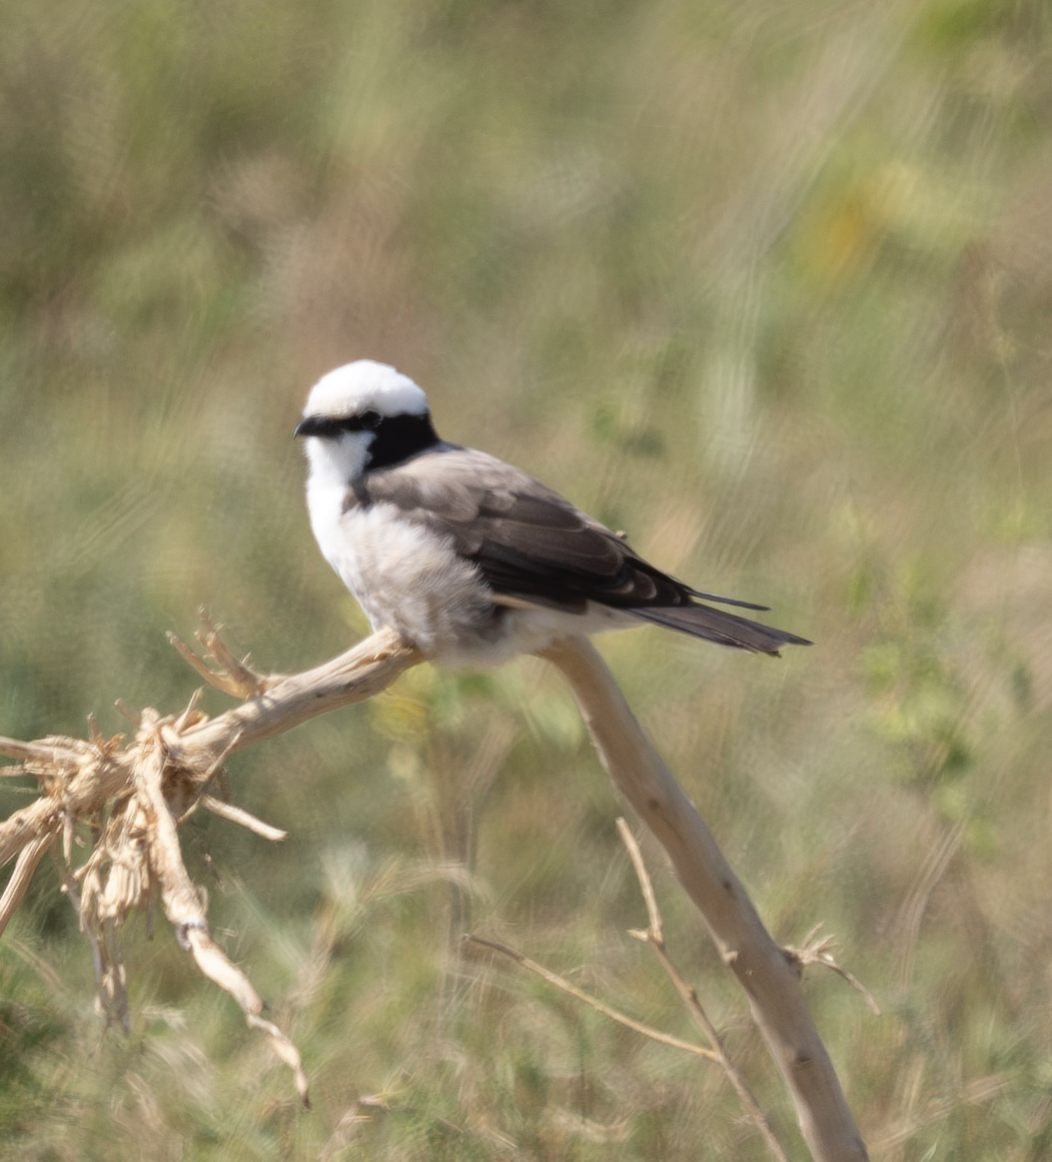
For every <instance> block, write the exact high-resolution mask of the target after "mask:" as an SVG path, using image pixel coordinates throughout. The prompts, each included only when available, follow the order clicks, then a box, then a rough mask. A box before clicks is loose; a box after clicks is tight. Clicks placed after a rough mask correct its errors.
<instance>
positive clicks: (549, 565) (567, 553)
mask: <svg viewBox="0 0 1052 1162" xmlns="http://www.w3.org/2000/svg"><path fill="white" fill-rule="evenodd" d="M368 497H369V500H371V501H372V502H373V503H388V504H393V505H395V506H396V507H398V508H399V509H401V510H402V511H403V513H404V514H405V515H406V517H407V518H408V519H410V520H412V521H414V522H417V523H420V524H424V525H426V526H428V527H429V528H432V529H434V530H435V532H437V533H441V534H444V535H446V536H448V537H450V538H451V539H452V541H453V544H454V547H455V548H456V551H457V552H458V553H459V554H460V555H461V556H462V557H464V558H466V559H468V560H470V561H472V562H474V563H475V564H476V565H477V567H478V569H479V572H480V574H481V575H482V577H483V578H484V580H485V581H486V582H487V584H488V585H490V586H491V588H492V589H494V591H495V592H497V593H502V594H508V595H512V596H519V597H525V598H529V599H531V600H533V601H535V602H538V603H540V604H544V605H551V606H556V607H558V608H561V609H579V608H581V607H582V606H583V604H584V602H586V601H597V602H601V603H602V604H604V605H610V606H615V607H618V608H624V609H631V608H634V607H637V606H660V607H670V606H684V605H691V604H692V603H693V595H694V591H693V590H691V589H690V588H688V587H687V586H686V585H684V584H683V583H682V582H680V581H677V580H676V579H675V578H672V577H669V576H667V575H666V574H664V573H662V572H661V571H660V570H658V569H656V568H654V566H652V565H650V564H649V563H648V562H646V561H644V560H643V559H642V558H641V557H639V556H638V555H637V554H636V553H634V552H633V551H632V549H630V548H629V546H628V545H627V544H626V543H625V542H624V541H623V540H621V539H620V538H619V537H618V536H617V535H616V534H615V533H613V532H611V531H610V530H609V529H607V528H604V527H603V526H602V525H601V524H599V523H598V522H597V521H594V520H592V519H591V518H590V517H588V516H586V515H585V514H584V513H582V512H580V511H579V510H578V509H576V508H575V507H574V506H573V505H572V504H570V503H569V501H567V500H565V499H564V498H563V497H561V496H560V495H559V494H558V493H557V492H553V491H552V490H551V489H550V488H547V487H546V486H545V485H543V484H541V483H540V482H539V481H538V480H535V479H534V478H533V477H532V476H529V475H528V474H527V473H525V472H522V471H520V470H519V469H517V468H514V467H512V466H511V465H509V464H505V463H503V462H502V461H500V460H497V459H495V458H494V457H492V456H489V455H487V454H486V453H484V452H476V451H473V450H471V449H466V448H460V447H457V446H455V445H449V444H446V445H442V446H440V450H438V451H435V452H430V453H427V454H425V455H423V456H418V457H415V458H414V459H412V460H409V461H406V462H405V463H403V464H400V465H397V466H394V467H392V468H389V469H384V470H381V471H379V472H375V473H372V474H370V476H369V478H368ZM706 596H708V595H706ZM710 600H722V599H717V598H712V597H710ZM735 604H737V603H735Z"/></svg>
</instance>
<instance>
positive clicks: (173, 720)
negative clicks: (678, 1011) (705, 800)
mask: <svg viewBox="0 0 1052 1162" xmlns="http://www.w3.org/2000/svg"><path fill="white" fill-rule="evenodd" d="M198 641H199V642H200V643H201V644H202V646H203V647H204V648H205V649H206V651H207V653H208V655H209V657H210V659H211V663H210V664H206V663H205V662H204V661H203V660H202V659H200V658H198V657H197V656H196V655H195V654H193V652H192V651H190V650H189V649H188V648H187V647H186V646H184V645H183V644H182V643H181V642H178V641H174V643H173V644H175V645H176V648H177V649H179V651H180V653H182V654H183V656H184V657H186V658H187V659H188V660H190V659H193V660H192V662H191V664H192V665H193V666H194V669H195V670H196V671H197V672H198V673H199V674H201V675H202V676H203V677H204V678H205V679H206V680H207V681H209V682H210V683H211V684H212V685H214V686H216V687H217V688H219V689H221V690H223V691H224V692H225V693H227V694H230V695H231V696H234V697H240V698H244V699H245V701H244V702H242V704H241V705H239V706H236V707H234V708H233V709H231V710H228V711H227V712H226V713H224V714H221V715H219V716H217V717H215V718H208V717H207V716H206V715H204V714H203V713H201V711H200V710H199V709H198V708H197V695H196V694H195V695H194V697H193V698H192V699H191V700H190V702H189V704H188V705H187V706H186V707H185V709H184V710H183V711H182V712H181V713H180V714H178V715H173V716H168V717H162V716H160V715H159V714H158V713H157V712H156V711H153V710H144V711H142V712H141V713H135V712H132V711H127V710H126V713H127V715H128V717H129V718H130V719H131V721H132V722H133V723H134V724H135V725H136V728H137V730H136V734H135V737H134V739H133V740H132V741H131V742H130V743H128V744H127V745H125V744H124V740H123V739H122V738H120V737H117V738H112V739H108V740H107V739H103V738H102V737H101V736H100V735H99V734H98V732H97V731H96V730H95V728H94V724H91V731H90V737H89V739H88V740H79V739H70V738H45V739H42V740H39V741H37V742H32V743H23V742H18V741H15V740H13V739H5V738H0V754H4V755H7V756H8V757H10V758H13V759H15V760H16V761H17V762H18V763H19V764H20V765H19V769H20V770H21V771H22V772H24V773H27V774H32V775H34V776H35V777H36V778H37V779H38V781H39V784H40V789H41V795H40V797H39V798H38V799H37V800H35V801H34V802H33V803H31V804H30V805H29V806H27V807H25V808H23V809H21V810H19V811H16V812H15V813H14V814H13V815H12V816H11V817H10V818H9V819H7V820H5V821H4V822H2V823H0V866H3V865H4V864H6V863H8V862H9V861H10V860H12V859H16V858H17V860H18V862H17V865H16V868H15V871H14V873H13V875H12V877H11V879H10V881H9V883H8V886H7V889H6V890H5V892H4V894H3V896H2V897H0V933H2V931H3V927H4V925H5V924H6V922H7V920H8V919H9V918H10V915H11V914H12V913H13V912H14V910H15V908H16V907H17V904H18V902H19V900H20V899H21V897H22V895H23V893H24V891H25V888H26V885H27V884H28V882H29V879H30V876H31V875H32V871H33V869H34V867H35V866H36V864H37V863H38V862H39V860H40V858H41V857H42V856H43V854H44V852H45V851H47V850H48V849H54V848H55V847H56V846H57V844H58V841H59V840H61V841H62V843H61V850H62V853H63V861H64V864H65V866H64V868H63V874H64V882H65V883H66V885H67V889H68V890H69V891H70V896H71V898H73V899H75V901H76V905H77V907H78V910H79V912H80V916H81V923H82V926H83V927H84V929H85V932H86V934H87V935H88V937H89V939H91V940H92V942H93V948H95V949H96V950H97V952H98V956H97V960H98V961H99V965H98V966H97V970H98V971H99V972H100V981H101V980H102V977H103V976H105V977H106V979H107V980H108V982H109V984H108V985H107V991H108V992H109V993H110V996H109V1004H108V1006H107V1007H108V1010H109V1011H111V1012H112V1011H113V1007H114V1006H116V1008H117V1010H118V1014H117V1015H119V1009H120V1002H121V993H122V981H123V977H122V971H123V970H122V966H121V965H120V962H119V948H118V946H117V943H116V930H117V929H119V927H120V925H121V923H122V922H123V920H124V919H125V918H126V916H127V915H128V913H129V912H130V911H131V910H132V908H134V907H146V908H149V907H151V906H152V904H153V902H154V900H155V899H156V898H157V897H158V896H159V897H160V900H161V903H162V906H163V908H164V912H165V915H166V916H167V918H168V920H169V922H170V923H171V924H172V925H173V927H174V928H175V932H176V936H177V938H178V940H179V943H180V945H181V946H182V947H183V948H185V949H187V950H188V951H190V952H191V953H192V954H193V956H194V959H195V962H196V964H197V966H198V968H199V969H200V970H201V972H202V973H204V975H206V976H208V977H209V979H211V980H213V981H214V982H215V983H217V984H219V985H220V986H221V987H222V988H224V989H226V990H227V991H228V992H229V993H230V994H231V995H232V996H233V997H234V998H235V999H236V1000H237V1002H238V1003H239V1005H240V1006H241V1008H242V1009H243V1011H244V1012H245V1014H246V1019H247V1020H248V1022H249V1024H250V1025H252V1026H253V1027H255V1028H260V1029H262V1030H263V1031H264V1032H266V1033H267V1035H268V1036H269V1038H270V1041H271V1045H272V1047H273V1048H274V1050H275V1051H276V1052H277V1053H278V1055H279V1056H280V1057H281V1058H282V1059H283V1060H284V1061H285V1062H286V1063H287V1064H289V1065H290V1067H291V1068H292V1069H293V1070H294V1072H295V1074H296V1079H297V1084H298V1086H299V1088H300V1092H301V1094H302V1095H303V1097H304V1100H306V1080H305V1076H304V1074H303V1070H302V1066H301V1064H300V1060H299V1055H298V1053H297V1051H296V1049H295V1047H294V1046H293V1045H292V1043H291V1042H290V1041H288V1040H287V1038H286V1037H285V1036H284V1034H282V1033H281V1031H280V1030H279V1029H278V1028H277V1027H276V1026H275V1025H273V1024H271V1023H270V1022H268V1021H265V1020H264V1019H263V1018H262V1016H261V1014H262V1011H263V1002H262V1000H261V998H260V997H259V995H258V994H257V993H256V992H255V990H254V989H253V988H252V986H251V984H250V983H249V981H248V980H247V978H246V977H245V976H244V974H243V973H241V971H240V970H239V969H237V968H236V967H235V966H234V965H233V964H232V963H231V962H230V961H229V960H228V959H227V957H226V956H225V954H224V953H223V952H222V950H221V949H220V948H219V946H218V945H217V944H216V943H215V942H214V941H213V940H212V938H211V935H210V933H209V929H208V921H207V910H206V904H205V900H204V896H203V894H202V893H200V892H199V891H198V890H197V888H196V887H195V886H194V884H193V882H192V880H191V879H190V877H189V875H188V873H187V871H186V868H185V866H184V864H183V859H182V853H181V851H180V848H179V843H178V833H177V825H178V822H179V821H180V820H181V819H183V818H185V816H186V815H187V814H188V813H189V812H192V810H193V809H194V808H195V807H196V806H198V805H201V806H205V807H206V808H208V809H212V810H215V809H216V807H217V801H216V800H215V799H214V797H212V796H211V795H210V794H209V788H210V785H211V781H212V780H213V778H214V776H215V775H216V774H217V773H218V772H219V770H220V768H221V767H222V764H223V762H224V761H225V759H226V758H227V757H228V756H229V755H230V754H233V753H234V752H236V751H240V750H243V749H245V748H246V747H248V746H251V745H252V744H254V743H257V742H261V741H263V740H264V739H268V738H272V737H274V736H275V735H277V734H280V733H282V732H283V731H286V730H289V729H291V728H292V727H293V726H296V725H298V724H299V723H301V722H304V721H306V720H307V719H309V718H312V717H315V716H316V715H319V714H323V713H325V712H327V711H329V710H333V709H336V708H337V707H340V706H347V705H350V704H351V703H354V702H360V701H363V700H365V699H367V698H370V697H372V696H373V695H375V694H378V693H379V692H380V691H382V690H383V689H385V688H386V687H387V686H389V685H390V684H391V682H393V681H394V680H395V678H397V677H398V675H399V674H401V673H402V672H403V671H404V670H406V669H408V668H409V667H411V666H414V665H416V664H417V663H418V662H420V661H421V660H423V659H422V658H421V656H420V654H419V653H418V652H417V651H416V650H415V649H413V648H412V647H410V646H407V645H406V644H405V643H404V642H402V641H401V640H399V639H398V638H397V636H396V635H394V634H393V633H391V632H389V631H379V632H377V633H375V634H373V635H372V636H371V637H370V638H368V639H366V640H365V641H364V642H361V643H360V644H359V645H357V646H356V647H355V648H354V649H351V650H349V651H347V652H346V653H345V654H342V655H340V656H339V657H338V658H335V659H334V660H333V661H331V662H327V663H326V664H325V665H322V666H319V667H317V668H316V669H313V670H308V671H306V672H304V673H302V674H294V675H289V676H284V675H266V676H263V675H259V674H256V673H255V672H254V671H252V670H251V669H250V668H249V666H248V659H247V658H245V659H238V658H236V657H235V656H234V655H233V654H232V653H230V651H229V650H228V649H227V648H226V646H225V645H224V644H223V642H222V641H221V639H220V637H219V634H218V631H217V630H216V629H215V627H214V626H212V625H211V624H210V623H207V621H206V631H205V632H204V633H203V634H200V635H198ZM545 656H546V657H547V658H548V659H549V660H550V661H552V662H553V663H554V664H555V665H556V666H558V667H559V669H561V670H562V672H563V673H564V674H565V676H566V677H567V678H568V679H569V681H570V684H571V686H572V688H573V690H574V693H575V695H576V697H577V701H578V703H579V705H580V707H581V710H582V713H583V715H584V718H585V721H586V723H587V725H588V728H589V730H590V732H591V734H592V738H593V740H594V741H595V744H596V747H597V749H598V751H599V754H600V757H601V758H602V760H603V763H604V765H605V766H606V768H607V770H608V772H609V773H610V775H611V777H612V778H613V780H614V782H615V784H616V785H617V786H618V787H619V788H620V789H621V791H622V792H623V793H624V795H625V797H626V798H627V799H628V800H629V802H630V803H631V804H632V805H633V807H634V808H635V809H636V811H637V812H638V813H639V815H640V816H641V818H642V819H643V821H644V822H645V823H646V824H647V825H648V826H649V827H650V828H651V830H653V832H654V834H655V835H656V836H657V838H658V839H659V840H660V841H661V843H662V844H663V845H664V847H665V849H666V851H667V852H668V854H669V856H670V857H671V859H672V863H673V866H674V867H675V869H676V871H677V874H678V875H679V877H680V880H681V881H682V883H683V885H684V887H685V888H686V889H687V892H688V894H689V895H690V896H691V898H692V899H693V900H694V902H695V903H696V904H697V906H698V908H699V909H700V910H701V912H702V914H703V915H704V917H705V919H706V921H707V922H708V924H709V927H710V929H711V931H712V933H713V935H714V937H715V939H716V941H717V944H718V945H719V948H720V950H721V952H722V953H723V957H724V960H725V961H726V963H727V964H728V965H729V966H730V967H731V969H732V970H733V971H734V973H735V974H736V976H737V977H738V979H739V981H740V983H741V985H742V987H743V988H744V989H745V992H746V994H747V996H748V997H749V1001H750V1006H751V1009H752V1013H753V1017H754V1019H755V1020H756V1023H757V1025H758V1026H759V1028H760V1030H761V1032H762V1033H763V1035H764V1037H765V1039H766V1040H767V1043H768V1046H769V1048H770V1050H771V1052H772V1054H773V1055H774V1057H775V1060H776V1062H777V1063H778V1066H779V1068H780V1070H781V1071H782V1073H783V1075H784V1077H785V1079H786V1082H787V1084H788V1086H789V1089H790V1092H791V1094H792V1096H793V1100H794V1102H795V1104H796V1109H797V1116H798V1119H799V1122H800V1126H801V1129H802V1131H803V1134H804V1137H805V1138H806V1140H807V1142H808V1144H809V1145H810V1147H811V1151H812V1153H813V1155H814V1157H815V1159H816V1160H817V1162H833V1160H836V1162H860V1160H862V1159H865V1158H866V1157H867V1155H866V1149H865V1146H864V1144H863V1143H862V1140H861V1138H860V1137H859V1135H858V1132H857V1130H856V1128H855V1125H854V1122H853V1121H852V1119H851V1114H850V1112H849V1111H848V1108H847V1105H846V1103H845V1101H844V1097H843V1094H842V1092H841V1089H840V1085H839V1082H838V1080H837V1077H836V1074H835V1072H834V1071H833V1067H832V1064H831V1062H830V1060H829V1056H828V1054H827V1053H826V1050H825V1047H824V1046H823V1044H822V1042H821V1040H820V1039H819V1037H818V1034H817V1032H816V1031H815V1028H814V1025H813V1023H812V1021H811V1018H810V1015H809V1013H808V1011H807V1007H806V1005H805V1003H804V1000H803V997H802V994H801V990H800V982H799V973H800V967H801V964H800V960H799V958H798V957H796V956H793V955H791V954H787V953H786V952H785V951H784V950H783V949H781V948H779V947H778V946H777V945H776V944H775V943H774V941H773V940H772V939H771V937H770V936H769V935H768V934H767V932H766V930H765V929H764V927H763V924H762V923H761V921H760V919H759V917H758V916H757V914H756V911H755V908H754V907H753V905H752V903H751V901H750V900H749V898H748V896H747V895H746V893H745V890H744V888H743V887H742V885H741V884H740V883H739V882H738V880H737V878H736V876H735V875H734V873H733V872H732V871H731V869H730V867H729V866H728V865H727V863H726V860H724V858H723V856H722V854H721V853H720V851H719V848H718V847H717V846H716V843H715V841H714V840H713V838H712V836H711V834H710V833H709V831H708V829H707V828H706V826H705V824H704V823H703V822H702V820H701V818H700V816H699V815H698V813H697V811H696V810H695V808H694V806H693V804H692V803H691V802H690V800H689V799H688V798H687V797H686V795H685V794H684V793H683V791H682V790H681V789H680V787H679V785H678V784H677V783H676V781H675V779H674V778H673V777H672V775H671V774H670V773H669V772H668V770H667V769H666V768H665V766H664V764H663V763H662V762H661V760H660V759H659V758H658V756H657V754H656V752H655V751H654V749H653V747H652V746H651V745H650V743H649V742H648V740H647V739H646V736H645V735H644V734H643V732H642V730H641V729H640V727H639V725H638V723H637V722H636V720H635V719H634V717H633V716H632V714H631V711H630V710H629V709H628V706H627V705H626V703H625V701H624V699H623V697H622V696H621V693H620V691H619V690H618V688H617V685H616V683H615V682H614V680H613V678H612V676H611V675H610V672H609V671H608V670H607V668H606V666H605V665H604V663H603V662H602V659H601V658H600V657H599V655H598V654H597V653H596V651H595V650H594V649H593V647H592V645H591V643H590V642H588V641H587V639H568V640H566V641H565V642H563V643H561V644H560V645H559V646H557V647H555V648H553V649H552V650H550V651H548V652H547V653H546V654H545ZM220 813H222V814H224V815H225V817H226V818H228V819H231V820H233V821H235V822H239V823H241V824H243V825H245V826H248V827H250V828H251V829H252V830H254V831H256V832H258V833H260V834H264V835H268V836H269V837H270V838H275V839H276V838H279V837H280V835H279V832H278V829H276V828H273V829H271V828H269V827H268V825H266V824H262V823H260V821H258V820H255V819H254V818H252V817H251V816H247V815H245V814H244V813H241V812H239V811H238V810H237V809H236V808H232V809H226V808H220ZM83 823H89V824H91V828H90V833H89V836H88V840H89V842H90V845H91V847H90V853H89V855H88V857H87V859H86V860H85V861H84V862H83V863H81V864H80V866H79V867H74V866H73V859H72V853H73V852H72V849H73V836H74V828H75V827H76V825H78V824H83ZM82 830H83V829H82ZM77 884H80V885H81V887H80V889H79V890H78V888H77V887H76V886H75V885H77ZM107 958H108V960H107ZM103 962H105V963H103ZM101 991H102V986H101V984H100V993H101ZM100 1000H102V1002H103V1003H104V1004H105V1003H106V998H103V997H101V996H100Z"/></svg>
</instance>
